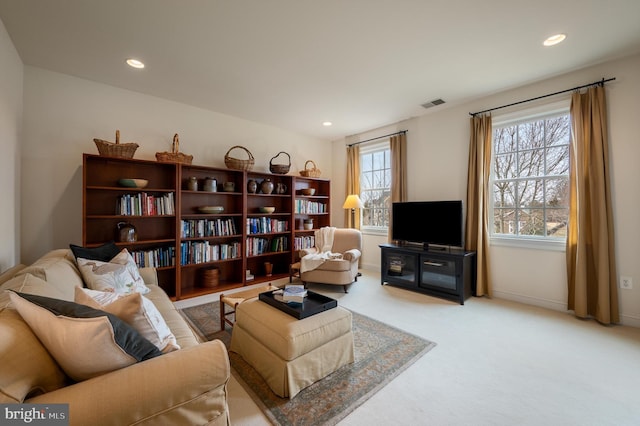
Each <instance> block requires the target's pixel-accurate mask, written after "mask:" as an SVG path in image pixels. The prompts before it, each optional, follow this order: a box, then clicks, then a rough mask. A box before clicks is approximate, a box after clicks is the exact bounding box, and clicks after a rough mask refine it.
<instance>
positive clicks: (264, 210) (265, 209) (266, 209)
mask: <svg viewBox="0 0 640 426" xmlns="http://www.w3.org/2000/svg"><path fill="white" fill-rule="evenodd" d="M258 209H259V210H260V213H273V212H275V211H276V208H275V207H270V206H267V207H259V208H258Z"/></svg>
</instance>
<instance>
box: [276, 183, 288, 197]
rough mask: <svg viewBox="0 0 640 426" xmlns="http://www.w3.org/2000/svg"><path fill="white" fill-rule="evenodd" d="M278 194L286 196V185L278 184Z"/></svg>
mask: <svg viewBox="0 0 640 426" xmlns="http://www.w3.org/2000/svg"><path fill="white" fill-rule="evenodd" d="M276 193H277V194H286V193H287V185H285V184H284V183H277V184H276Z"/></svg>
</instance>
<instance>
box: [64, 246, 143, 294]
mask: <svg viewBox="0 0 640 426" xmlns="http://www.w3.org/2000/svg"><path fill="white" fill-rule="evenodd" d="M77 262H78V269H80V273H81V274H82V278H83V279H84V282H85V284H86V285H87V287H89V288H90V289H92V290H99V291H112V292H115V293H123V294H130V293H142V294H146V293H148V292H149V291H150V290H149V288H148V287H147V286H146V285H145V284H144V280H143V279H142V277H141V276H140V272H138V266H137V265H136V262H135V261H134V260H133V257H131V255H130V254H129V252H128V251H127V249H122V251H121V252H120V253H118V255H117V256H115V257H114V258H113V259H111V260H110V261H109V262H102V261H100V260H91V259H84V258H82V257H79V258H78V259H77Z"/></svg>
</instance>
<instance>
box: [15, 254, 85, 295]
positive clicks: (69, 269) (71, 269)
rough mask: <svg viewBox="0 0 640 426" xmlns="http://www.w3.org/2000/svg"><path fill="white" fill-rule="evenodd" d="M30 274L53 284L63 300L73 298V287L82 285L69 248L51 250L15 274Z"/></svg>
mask: <svg viewBox="0 0 640 426" xmlns="http://www.w3.org/2000/svg"><path fill="white" fill-rule="evenodd" d="M24 274H31V275H34V276H36V277H38V278H40V279H42V280H45V281H46V282H48V283H50V284H51V285H52V286H55V287H56V288H57V289H58V290H60V291H61V292H62V294H63V299H64V300H73V296H74V288H75V287H77V286H80V287H82V286H83V285H84V283H83V282H82V276H80V272H79V271H78V268H77V267H76V265H75V262H74V260H73V256H72V255H71V251H70V250H69V249H58V250H52V251H50V252H48V253H47V254H45V255H44V256H42V257H41V258H40V259H38V260H36V261H35V262H34V263H33V264H31V265H29V266H27V267H26V268H24V269H22V270H21V271H20V272H18V273H17V274H16V276H19V275H24Z"/></svg>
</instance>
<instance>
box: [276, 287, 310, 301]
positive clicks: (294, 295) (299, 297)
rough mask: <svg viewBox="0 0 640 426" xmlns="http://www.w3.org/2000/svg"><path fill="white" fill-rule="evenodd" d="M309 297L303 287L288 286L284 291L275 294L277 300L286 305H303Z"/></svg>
mask: <svg viewBox="0 0 640 426" xmlns="http://www.w3.org/2000/svg"><path fill="white" fill-rule="evenodd" d="M306 295H307V290H306V289H305V288H304V286H303V285H287V286H285V287H284V289H283V290H279V291H276V292H274V293H273V296H274V298H275V299H276V300H279V301H280V302H286V303H302V302H304V298H305V297H306Z"/></svg>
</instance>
